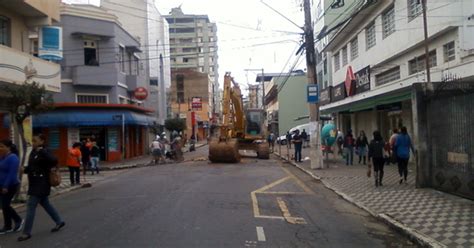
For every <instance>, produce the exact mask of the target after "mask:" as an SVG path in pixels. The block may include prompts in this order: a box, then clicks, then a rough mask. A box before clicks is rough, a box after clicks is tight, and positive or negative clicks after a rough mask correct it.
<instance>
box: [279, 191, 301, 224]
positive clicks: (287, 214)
mask: <svg viewBox="0 0 474 248" xmlns="http://www.w3.org/2000/svg"><path fill="white" fill-rule="evenodd" d="M277 201H278V206H279V207H280V210H281V212H282V214H283V217H284V218H285V220H286V222H288V223H290V224H306V221H305V220H304V219H303V218H299V217H293V216H291V214H290V211H289V210H288V207H287V206H286V203H285V201H283V199H281V197H277Z"/></svg>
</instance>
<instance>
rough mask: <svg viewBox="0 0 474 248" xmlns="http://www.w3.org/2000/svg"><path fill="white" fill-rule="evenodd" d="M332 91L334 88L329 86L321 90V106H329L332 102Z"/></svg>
mask: <svg viewBox="0 0 474 248" xmlns="http://www.w3.org/2000/svg"><path fill="white" fill-rule="evenodd" d="M331 89H332V86H329V87H326V88H325V89H323V90H321V92H320V94H319V102H320V103H321V104H328V103H330V102H331Z"/></svg>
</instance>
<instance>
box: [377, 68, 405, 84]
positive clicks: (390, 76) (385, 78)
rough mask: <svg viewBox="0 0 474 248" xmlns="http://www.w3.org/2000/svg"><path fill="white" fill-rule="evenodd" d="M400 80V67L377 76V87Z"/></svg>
mask: <svg viewBox="0 0 474 248" xmlns="http://www.w3.org/2000/svg"><path fill="white" fill-rule="evenodd" d="M398 79H400V66H396V67H394V68H392V69H389V70H387V71H384V72H382V73H380V74H377V75H375V84H376V85H377V86H379V85H383V84H387V83H390V82H393V81H395V80H398Z"/></svg>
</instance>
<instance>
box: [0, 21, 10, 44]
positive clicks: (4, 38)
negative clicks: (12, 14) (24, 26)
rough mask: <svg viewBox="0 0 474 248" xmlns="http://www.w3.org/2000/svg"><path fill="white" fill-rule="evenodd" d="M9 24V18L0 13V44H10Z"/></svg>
mask: <svg viewBox="0 0 474 248" xmlns="http://www.w3.org/2000/svg"><path fill="white" fill-rule="evenodd" d="M10 25H11V23H10V19H9V18H7V17H5V16H1V15H0V45H4V46H10V45H11V44H10V42H11V34H10V29H11V27H10Z"/></svg>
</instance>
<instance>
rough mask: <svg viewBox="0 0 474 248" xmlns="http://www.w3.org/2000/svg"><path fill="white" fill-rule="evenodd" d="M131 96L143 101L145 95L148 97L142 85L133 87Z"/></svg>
mask: <svg viewBox="0 0 474 248" xmlns="http://www.w3.org/2000/svg"><path fill="white" fill-rule="evenodd" d="M133 96H134V97H135V98H136V99H138V100H140V101H143V100H145V99H146V98H147V97H148V91H147V90H146V89H145V88H143V87H138V88H136V89H135V91H134V92H133Z"/></svg>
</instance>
